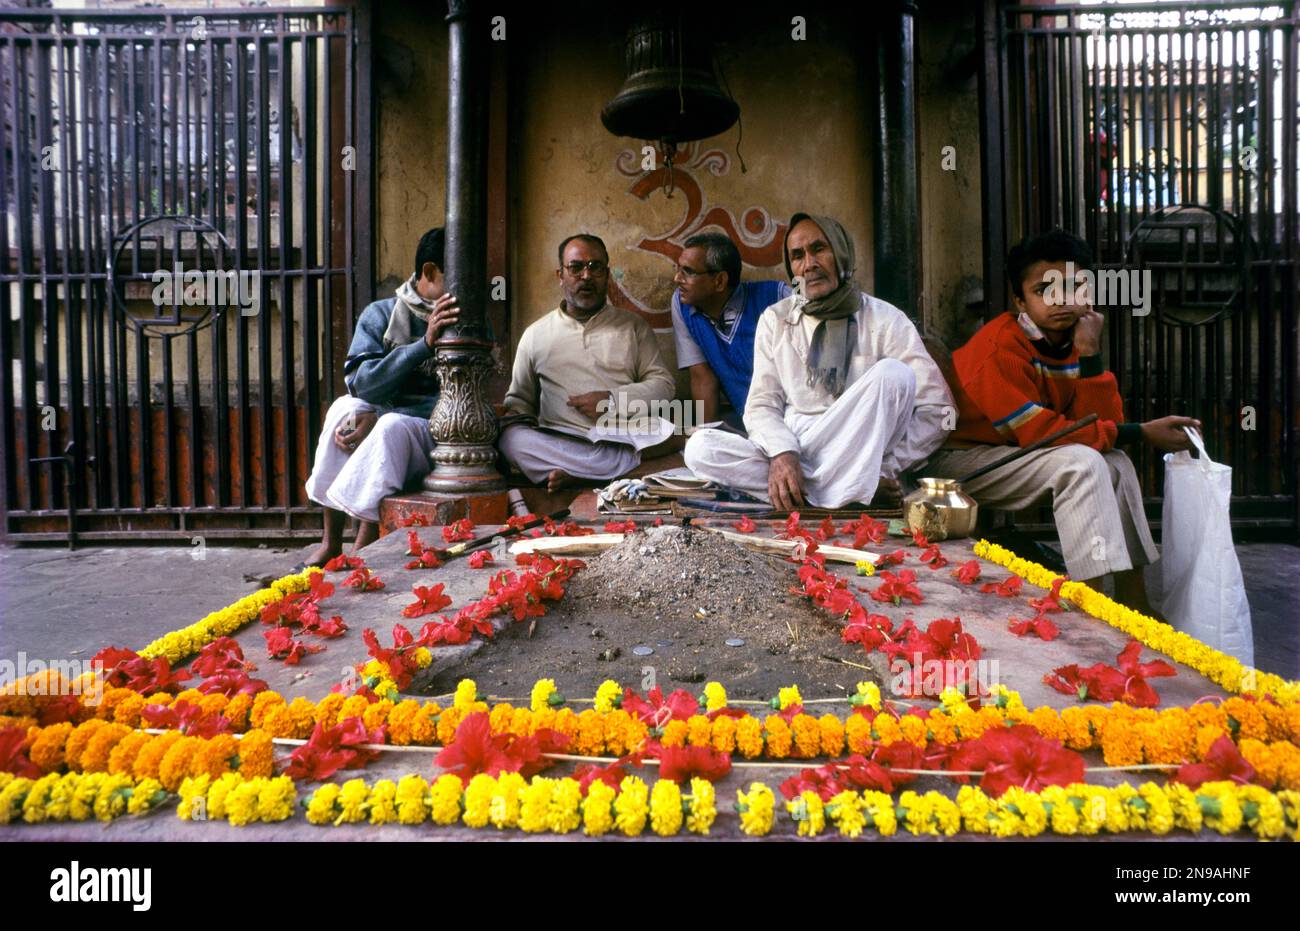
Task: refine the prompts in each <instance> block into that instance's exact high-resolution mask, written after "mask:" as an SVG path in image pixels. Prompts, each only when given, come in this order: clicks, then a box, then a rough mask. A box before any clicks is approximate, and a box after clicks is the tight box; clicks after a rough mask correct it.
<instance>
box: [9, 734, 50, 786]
mask: <svg viewBox="0 0 1300 931" xmlns="http://www.w3.org/2000/svg"><path fill="white" fill-rule="evenodd" d="M26 743H27V731H26V729H25V728H21V727H6V728H5V729H4V730H2V731H0V772H4V773H13V774H14V775H15V776H19V777H21V778H23V779H40V778H41V777H42V776H44V775H45V773H44V772H42V771H41V768H40V767H39V766H37V765H36V764H35V763H33V762H32V761H31V759H30V758H29V757H28V756H27V749H26V747H25V746H24V744H26Z"/></svg>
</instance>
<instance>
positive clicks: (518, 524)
mask: <svg viewBox="0 0 1300 931" xmlns="http://www.w3.org/2000/svg"><path fill="white" fill-rule="evenodd" d="M535 520H537V517H536V515H533V514H516V515H514V516H512V517H507V518H506V526H507V527H508V528H510V529H511V530H523V529H524V528H525V527H527V526H528V525H529V524H530V523H531V522H532V521H535Z"/></svg>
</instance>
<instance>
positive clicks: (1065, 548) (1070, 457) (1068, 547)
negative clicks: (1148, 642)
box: [925, 443, 1160, 582]
mask: <svg viewBox="0 0 1300 931" xmlns="http://www.w3.org/2000/svg"><path fill="white" fill-rule="evenodd" d="M1013 449H1014V447H1012V446H976V447H973V448H971V449H942V450H940V451H939V452H937V453H936V454H935V455H934V457H933V458H932V459H931V460H930V464H929V466H928V467H927V468H926V470H925V471H926V474H927V475H932V476H934V477H935V478H959V477H960V476H962V475H965V474H966V473H967V472H974V471H975V470H976V469H978V468H979V467H980V466H983V465H987V464H988V463H990V462H996V461H997V460H998V459H1000V458H1002V457H1003V456H1006V455H1008V454H1009V453H1010V452H1011V451H1012V450H1013ZM962 488H963V490H965V492H966V493H967V494H968V495H970V496H971V497H972V498H974V499H975V500H976V501H978V502H979V503H980V505H981V506H985V507H993V508H1005V509H1006V510H1010V511H1018V510H1020V509H1021V508H1027V507H1029V506H1030V505H1032V504H1035V503H1037V502H1040V501H1044V500H1046V499H1048V498H1050V499H1051V502H1052V515H1053V517H1054V518H1055V519H1056V532H1057V534H1058V535H1059V536H1060V538H1061V550H1062V553H1063V555H1064V556H1065V566H1066V568H1067V569H1068V570H1069V572H1070V578H1072V579H1077V580H1079V581H1080V582H1082V581H1084V580H1086V579H1095V578H1096V577H1097V576H1100V575H1106V574H1107V573H1110V572H1123V571H1124V570H1126V569H1133V568H1135V567H1137V566H1144V565H1146V564H1147V563H1151V562H1155V561H1156V560H1157V559H1158V558H1159V556H1160V553H1159V551H1158V550H1157V549H1156V545H1155V541H1153V540H1152V539H1151V528H1150V527H1149V526H1147V518H1146V513H1145V512H1144V511H1143V510H1142V488H1141V486H1140V485H1139V484H1138V478H1137V472H1136V470H1134V468H1133V463H1132V462H1130V461H1129V458H1128V456H1126V455H1125V454H1124V453H1123V452H1122V451H1120V450H1118V449H1112V450H1108V451H1107V452H1105V453H1101V452H1098V451H1097V450H1095V449H1093V448H1092V447H1091V446H1084V445H1083V444H1082V443H1068V444H1066V445H1064V446H1049V447H1047V448H1046V449H1040V450H1036V451H1035V452H1032V453H1030V454H1029V455H1027V456H1025V458H1023V459H1020V460H1018V461H1017V462H1015V463H1013V464H1012V465H1008V466H1006V467H1004V468H1001V469H994V470H993V471H992V472H990V473H989V474H988V475H985V476H983V477H981V478H977V479H975V480H973V481H970V482H963V483H962Z"/></svg>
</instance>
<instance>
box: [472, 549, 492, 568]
mask: <svg viewBox="0 0 1300 931" xmlns="http://www.w3.org/2000/svg"><path fill="white" fill-rule="evenodd" d="M491 562H493V559H492V552H491V551H490V550H475V551H474V552H472V553H470V554H469V567H470V568H471V569H482V568H483V567H484V566H486V565H488V564H489V563H491Z"/></svg>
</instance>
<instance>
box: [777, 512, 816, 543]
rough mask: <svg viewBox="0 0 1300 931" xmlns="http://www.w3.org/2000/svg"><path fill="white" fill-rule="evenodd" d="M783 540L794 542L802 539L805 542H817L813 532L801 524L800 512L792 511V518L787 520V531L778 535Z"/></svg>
mask: <svg viewBox="0 0 1300 931" xmlns="http://www.w3.org/2000/svg"><path fill="white" fill-rule="evenodd" d="M777 537H778V538H779V539H782V540H794V539H798V538H800V537H802V538H803V539H805V540H815V539H816V537H815V536H813V534H812V531H810V530H809V529H808V528H807V527H805V526H803V525H802V524H801V523H799V512H798V511H791V512H790V516H789V517H787V518H786V519H785V529H784V530H783V531H781V533H779V534H777Z"/></svg>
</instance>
